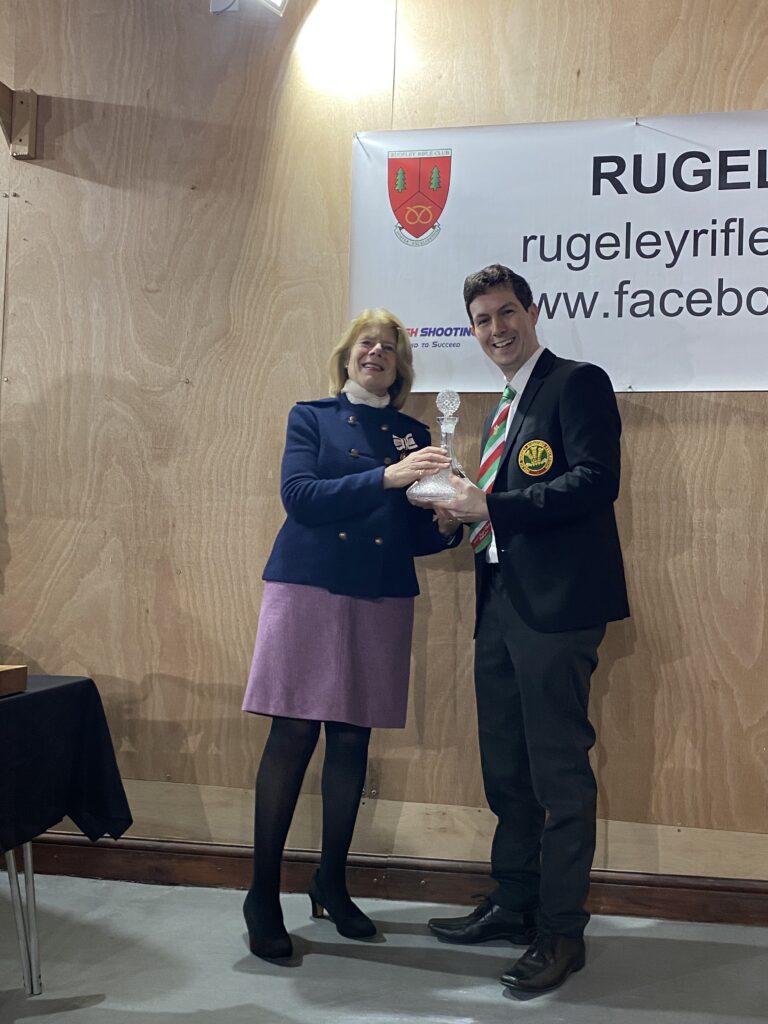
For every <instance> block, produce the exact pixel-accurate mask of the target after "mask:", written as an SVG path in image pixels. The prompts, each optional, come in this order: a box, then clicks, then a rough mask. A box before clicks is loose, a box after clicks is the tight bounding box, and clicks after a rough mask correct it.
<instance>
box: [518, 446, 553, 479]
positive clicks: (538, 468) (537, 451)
mask: <svg viewBox="0 0 768 1024" xmlns="http://www.w3.org/2000/svg"><path fill="white" fill-rule="evenodd" d="M554 461H555V456H554V453H553V452H552V448H551V447H550V445H548V444H547V442H546V441H540V440H538V439H537V440H535V441H526V442H525V444H524V445H523V447H522V448H521V449H520V451H519V453H518V456H517V464H518V466H519V467H520V469H522V471H523V472H524V473H525V474H527V475H528V476H543V475H544V474H545V473H546V472H548V471H549V470H550V469H551V468H552V463H553V462H554Z"/></svg>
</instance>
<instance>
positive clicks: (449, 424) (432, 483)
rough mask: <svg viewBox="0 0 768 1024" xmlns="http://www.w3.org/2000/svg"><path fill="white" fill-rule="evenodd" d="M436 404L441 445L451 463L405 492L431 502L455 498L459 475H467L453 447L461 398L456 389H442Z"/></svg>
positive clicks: (413, 484)
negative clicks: (455, 483) (456, 479)
mask: <svg viewBox="0 0 768 1024" xmlns="http://www.w3.org/2000/svg"><path fill="white" fill-rule="evenodd" d="M435 404H436V405H437V408H438V409H439V410H440V412H441V413H442V414H443V415H442V416H438V417H437V422H438V423H439V424H440V447H441V448H445V451H446V454H447V455H448V458H449V459H450V460H451V465H450V466H449V467H447V468H446V469H440V470H438V472H437V473H433V474H432V475H430V476H425V477H423V478H422V479H421V480H417V481H416V482H415V483H412V484H411V486H410V487H409V488H408V490H407V491H406V492H405V493H406V494H407V495H408V497H409V498H415V499H416V500H417V501H420V502H424V503H429V502H432V501H450V499H451V498H455V497H456V495H457V494H458V491H457V489H456V487H455V485H454V480H455V478H456V477H457V476H466V473H465V472H464V470H463V469H462V468H461V465H460V463H459V460H458V459H457V458H456V453H455V451H454V447H453V434H454V431H455V430H456V424H457V423H458V422H459V417H458V416H456V415H455V413H456V412H457V411H458V408H459V406H460V405H461V399H460V398H459V396H458V395H457V394H456V392H455V391H441V392H440V394H439V395H438V396H437V399H436V402H435Z"/></svg>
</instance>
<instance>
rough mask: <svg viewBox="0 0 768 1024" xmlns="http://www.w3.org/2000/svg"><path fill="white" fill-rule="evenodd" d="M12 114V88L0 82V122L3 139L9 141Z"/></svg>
mask: <svg viewBox="0 0 768 1024" xmlns="http://www.w3.org/2000/svg"><path fill="white" fill-rule="evenodd" d="M12 116H13V89H9V88H8V86H7V85H6V84H5V83H4V82H0V123H1V124H2V126H3V134H4V135H5V141H6V142H7V143H8V144H9V145H10V142H11V120H12Z"/></svg>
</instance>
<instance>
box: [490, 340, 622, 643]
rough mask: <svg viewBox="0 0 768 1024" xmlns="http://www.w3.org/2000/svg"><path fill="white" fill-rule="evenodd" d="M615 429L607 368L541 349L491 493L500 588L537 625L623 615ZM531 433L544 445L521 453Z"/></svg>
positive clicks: (579, 624)
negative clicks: (617, 521)
mask: <svg viewBox="0 0 768 1024" xmlns="http://www.w3.org/2000/svg"><path fill="white" fill-rule="evenodd" d="M492 416H493V413H491V415H490V416H489V417H488V419H487V420H486V423H485V427H484V430H483V445H484V444H485V438H486V436H487V433H488V430H489V428H490V422H491V419H492ZM620 436H621V420H620V418H619V411H618V408H617V406H616V397H615V395H614V393H613V387H612V385H611V382H610V380H609V378H608V375H607V374H606V373H605V372H604V371H603V370H601V369H600V367H598V366H593V365H592V364H591V363H578V362H574V361H573V360H570V359H559V358H558V357H557V356H555V355H554V353H552V352H550V351H549V350H548V349H544V351H543V352H542V354H541V355H540V356H539V359H538V360H537V362H536V364H535V366H534V369H533V373H532V375H531V377H530V379H529V381H528V384H527V385H526V387H525V389H524V391H523V394H522V396H521V399H520V402H519V405H518V408H517V411H516V412H515V415H514V417H513V419H512V423H511V424H510V427H509V432H508V434H507V442H506V446H505V449H504V454H503V457H502V463H501V466H500V467H499V473H498V475H497V477H496V481H495V483H494V487H493V492H492V493H491V494H489V495H488V508H489V512H490V518H491V524H492V525H493V530H494V534H495V537H496V545H497V549H498V553H499V564H500V567H501V572H502V575H503V579H504V584H505V588H506V590H507V593H508V594H509V597H510V599H511V600H512V602H513V604H514V606H515V608H516V610H517V612H518V614H519V615H520V617H521V618H522V619H523V621H524V622H526V623H527V624H528V625H529V626H531V627H532V628H533V629H536V630H539V631H541V632H544V633H555V632H561V631H565V630H572V629H586V628H588V627H590V626H597V625H600V624H602V623H606V622H610V621H612V620H615V619H623V618H626V617H627V616H628V615H629V605H628V601H627V590H626V584H625V580H624V565H623V561H622V556H621V547H620V544H619V534H618V530H617V528H616V517H615V515H614V510H613V503H614V501H615V500H616V498H617V496H618V493H619V477H620V468H621V455H620V448H619V439H620ZM532 441H533V442H537V441H540V442H544V444H543V445H535V444H534V445H531V446H529V449H528V452H529V457H528V459H527V460H526V459H525V451H524V448H525V445H526V444H527V443H528V442H532ZM521 453H522V457H521ZM537 456H538V460H537ZM521 463H522V465H521ZM523 466H525V468H523ZM544 467H546V468H544ZM535 474H538V475H535ZM485 556H486V552H485V551H483V552H481V553H480V554H479V555H478V556H476V559H475V567H476V570H477V572H476V581H477V610H478V612H479V608H480V599H481V596H482V591H483V588H484V586H485V585H486V582H487V576H488V569H487V563H486V557H485Z"/></svg>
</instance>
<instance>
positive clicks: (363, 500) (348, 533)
mask: <svg viewBox="0 0 768 1024" xmlns="http://www.w3.org/2000/svg"><path fill="white" fill-rule="evenodd" d="M429 443H430V437H429V430H428V429H427V427H425V426H424V424H423V423H419V421H418V420H415V419H413V418H412V417H410V416H406V415H405V414H404V413H402V412H398V411H397V410H396V409H393V408H391V407H389V406H388V407H386V408H384V409H374V408H372V407H371V406H368V405H353V404H352V403H351V402H350V401H349V400H348V399H347V397H346V396H345V395H344V394H340V395H337V396H335V397H333V398H323V399H320V400H318V401H314V402H299V403H298V404H297V405H295V406H294V407H293V409H291V412H290V414H289V416H288V432H287V437H286V443H285V452H284V453H283V463H282V473H281V487H280V495H281V497H282V500H283V505H284V506H285V511H286V513H287V518H286V521H285V523H284V524H283V526H282V528H281V529H280V532H279V533H278V535H277V538H276V540H275V544H274V547H273V548H272V553H271V554H270V556H269V560H268V561H267V565H266V568H265V569H264V575H263V578H264V579H265V580H271V581H279V582H283V583H302V584H305V585H307V586H312V587H322V588H324V589H325V590H329V591H330V592H331V593H333V594H349V595H350V596H353V597H368V598H376V597H411V596H414V595H416V594H418V593H419V585H418V582H417V580H416V571H415V568H414V564H413V558H414V556H415V555H429V554H433V553H434V552H437V551H442V550H443V549H444V548H446V547H452V546H454V545H455V544H457V543H458V542H459V540H460V539H461V531H459V533H458V534H456V535H455V537H453V538H452V539H450V540H447V539H446V538H444V537H443V536H442V535H441V534H440V532H439V530H438V529H437V526H436V525H435V523H433V521H432V513H431V511H430V510H428V509H421V508H415V507H414V506H413V505H411V504H410V503H409V502H408V499H407V498H406V496H405V488H402V489H401V488H390V489H388V490H385V489H384V470H385V468H386V467H387V466H388V465H390V464H391V463H393V462H396V461H397V460H398V459H400V458H404V457H405V456H406V455H408V454H410V452H411V451H415V450H416V449H417V448H423V447H425V446H426V445H428V444H429Z"/></svg>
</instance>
